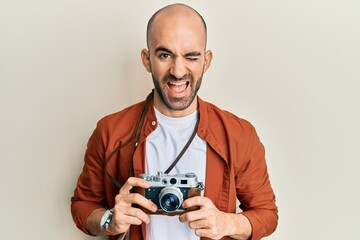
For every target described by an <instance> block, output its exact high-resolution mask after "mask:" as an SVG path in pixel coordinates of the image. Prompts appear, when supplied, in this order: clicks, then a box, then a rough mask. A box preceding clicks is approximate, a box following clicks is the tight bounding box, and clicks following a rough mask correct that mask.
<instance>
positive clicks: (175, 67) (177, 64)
mask: <svg viewBox="0 0 360 240" xmlns="http://www.w3.org/2000/svg"><path fill="white" fill-rule="evenodd" d="M170 74H171V75H172V76H174V77H176V78H177V79H181V78H182V77H184V76H185V75H186V74H187V68H186V63H185V61H184V60H183V59H182V58H179V57H177V58H175V59H174V61H173V63H172V65H171V67H170Z"/></svg>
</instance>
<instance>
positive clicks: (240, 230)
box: [226, 213, 252, 239]
mask: <svg viewBox="0 0 360 240" xmlns="http://www.w3.org/2000/svg"><path fill="white" fill-rule="evenodd" d="M226 218H227V223H229V224H227V229H226V230H227V233H228V234H227V236H229V237H231V238H234V239H249V238H250V237H251V234H252V227H251V224H250V221H249V220H248V218H247V217H245V216H244V215H242V214H241V213H238V214H236V213H227V216H226Z"/></svg>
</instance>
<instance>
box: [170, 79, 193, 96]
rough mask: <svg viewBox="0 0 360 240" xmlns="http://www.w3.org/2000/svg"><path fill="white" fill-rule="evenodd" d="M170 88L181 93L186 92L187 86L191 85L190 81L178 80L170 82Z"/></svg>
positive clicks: (176, 92)
mask: <svg viewBox="0 0 360 240" xmlns="http://www.w3.org/2000/svg"><path fill="white" fill-rule="evenodd" d="M167 85H168V87H169V89H170V90H171V91H172V92H173V93H175V94H181V93H183V92H185V90H186V89H187V87H188V86H189V81H181V82H180V81H179V82H178V81H176V82H168V84H167Z"/></svg>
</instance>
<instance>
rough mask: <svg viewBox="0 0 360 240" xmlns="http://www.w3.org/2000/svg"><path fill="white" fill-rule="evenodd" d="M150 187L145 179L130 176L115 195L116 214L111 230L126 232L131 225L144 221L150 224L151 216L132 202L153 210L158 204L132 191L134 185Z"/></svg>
mask: <svg viewBox="0 0 360 240" xmlns="http://www.w3.org/2000/svg"><path fill="white" fill-rule="evenodd" d="M134 186H137V187H141V188H149V187H150V185H149V183H148V182H146V181H145V180H143V179H140V178H135V177H130V178H129V179H128V180H127V181H126V182H125V184H124V185H123V186H122V188H121V189H120V191H119V194H118V195H117V196H116V197H115V206H114V214H113V217H112V220H111V222H110V225H109V231H110V232H112V233H114V234H121V233H124V232H126V231H127V230H128V229H129V228H130V226H131V225H140V224H141V223H142V222H144V223H146V224H148V223H149V222H150V218H149V216H148V215H147V214H145V213H144V212H143V211H142V210H141V209H139V208H135V207H133V206H132V204H137V205H139V206H142V207H144V208H146V209H148V210H150V211H152V212H155V211H156V210H157V206H156V205H155V204H154V203H153V202H151V201H150V200H148V199H146V198H145V197H144V196H142V195H140V194H138V193H130V190H131V189H132V188H133V187H134Z"/></svg>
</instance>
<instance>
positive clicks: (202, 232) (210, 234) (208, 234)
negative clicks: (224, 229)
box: [195, 228, 223, 239]
mask: <svg viewBox="0 0 360 240" xmlns="http://www.w3.org/2000/svg"><path fill="white" fill-rule="evenodd" d="M195 235H196V236H198V237H204V238H210V239H221V238H222V237H223V236H222V235H221V234H219V233H218V232H217V231H216V230H215V229H213V228H209V229H206V228H199V229H196V230H195Z"/></svg>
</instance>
